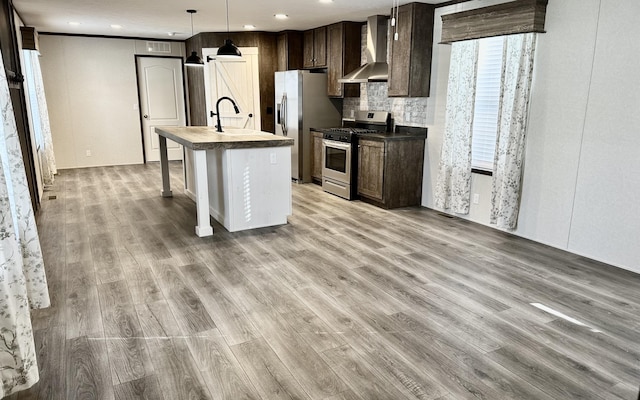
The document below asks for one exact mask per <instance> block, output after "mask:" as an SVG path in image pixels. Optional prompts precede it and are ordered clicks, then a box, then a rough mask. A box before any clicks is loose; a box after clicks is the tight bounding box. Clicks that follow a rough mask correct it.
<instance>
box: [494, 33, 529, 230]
mask: <svg viewBox="0 0 640 400" xmlns="http://www.w3.org/2000/svg"><path fill="white" fill-rule="evenodd" d="M535 44H536V34H535V33H526V34H521V35H509V36H506V37H505V46H504V47H505V50H504V61H503V72H502V85H501V90H500V111H499V114H498V132H497V135H496V136H497V137H496V153H495V160H494V167H493V178H492V190H491V218H490V222H491V223H492V224H495V225H496V226H497V227H498V228H503V229H515V228H516V225H517V223H518V211H519V209H520V192H521V187H520V186H521V181H522V167H523V164H524V147H525V133H526V130H527V120H528V115H529V94H530V92H531V80H532V77H533V58H534V52H535Z"/></svg>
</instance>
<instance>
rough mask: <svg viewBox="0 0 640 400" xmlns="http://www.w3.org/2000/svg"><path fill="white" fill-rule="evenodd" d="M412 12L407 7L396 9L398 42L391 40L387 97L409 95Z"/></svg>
mask: <svg viewBox="0 0 640 400" xmlns="http://www.w3.org/2000/svg"><path fill="white" fill-rule="evenodd" d="M412 11H413V10H412V8H411V7H407V6H402V7H400V8H399V9H398V18H397V21H398V24H397V26H398V40H393V39H391V57H390V61H391V63H390V65H389V96H408V95H409V72H410V70H411V54H410V51H411V29H412V26H411V24H412V21H413V19H412V18H411V15H412Z"/></svg>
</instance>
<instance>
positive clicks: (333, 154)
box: [322, 111, 391, 200]
mask: <svg viewBox="0 0 640 400" xmlns="http://www.w3.org/2000/svg"><path fill="white" fill-rule="evenodd" d="M390 122H391V121H390V117H389V113H388V112H384V111H358V112H357V113H356V117H355V119H354V121H345V122H344V123H343V125H345V126H343V127H341V128H329V129H324V130H323V140H322V160H323V161H322V189H323V190H324V191H325V192H328V193H332V194H335V195H337V196H340V197H344V198H345V199H348V200H353V199H355V198H357V187H358V185H357V178H358V135H359V134H364V133H379V132H387V131H389V130H390Z"/></svg>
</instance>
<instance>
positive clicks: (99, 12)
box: [13, 0, 446, 40]
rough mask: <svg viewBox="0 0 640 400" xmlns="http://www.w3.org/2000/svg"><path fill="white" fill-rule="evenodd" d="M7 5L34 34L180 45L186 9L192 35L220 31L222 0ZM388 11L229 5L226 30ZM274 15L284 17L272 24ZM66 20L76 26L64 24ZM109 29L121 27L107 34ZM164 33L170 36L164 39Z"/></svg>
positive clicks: (364, 5) (359, 4)
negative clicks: (176, 42) (163, 41)
mask: <svg viewBox="0 0 640 400" xmlns="http://www.w3.org/2000/svg"><path fill="white" fill-rule="evenodd" d="M408 2H409V0H407V1H401V3H402V4H404V3H408ZM423 2H428V3H432V4H437V3H444V2H446V0H425V1H423ZM13 5H14V7H15V8H16V10H17V11H18V13H19V15H20V17H21V18H22V19H23V21H24V23H25V24H26V25H28V26H34V27H35V28H36V29H37V30H38V31H40V32H58V33H75V34H91V35H107V36H134V37H146V38H163V39H178V40H184V39H186V38H188V37H190V36H191V22H190V19H189V14H187V13H186V10H187V9H195V10H197V11H198V12H197V13H196V14H194V16H193V23H194V33H198V32H223V31H225V30H226V17H225V0H188V1H180V0H13ZM391 6H392V0H334V1H333V2H332V3H328V4H325V3H320V2H319V0H268V1H260V0H229V25H230V30H231V31H242V30H243V25H245V24H253V25H255V26H256V30H261V31H274V32H277V31H282V30H285V29H296V30H303V29H309V28H314V27H317V26H322V25H326V24H330V23H333V22H338V21H343V20H350V21H364V20H365V19H366V17H368V16H369V15H373V14H382V15H389V14H390V9H391ZM276 13H284V14H288V15H289V18H288V19H287V20H284V21H282V20H276V19H275V18H274V17H273V16H274V14H276ZM72 21H73V22H79V23H80V25H78V26H71V25H69V22H72ZM112 24H117V25H121V26H122V28H120V29H113V28H111V25H112ZM169 32H175V36H173V37H170V36H169V35H168V33H169Z"/></svg>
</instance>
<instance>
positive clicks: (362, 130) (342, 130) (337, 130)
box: [323, 127, 378, 134]
mask: <svg viewBox="0 0 640 400" xmlns="http://www.w3.org/2000/svg"><path fill="white" fill-rule="evenodd" d="M323 131H324V132H334V133H347V134H358V133H377V132H378V131H377V130H375V129H366V128H347V127H342V128H328V129H323Z"/></svg>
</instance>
